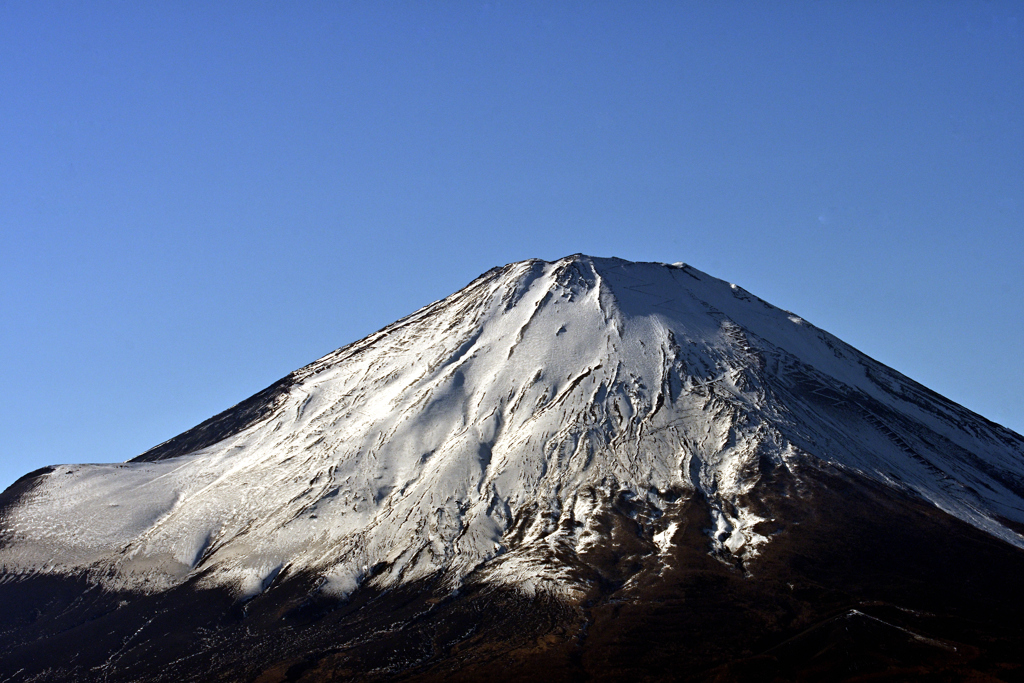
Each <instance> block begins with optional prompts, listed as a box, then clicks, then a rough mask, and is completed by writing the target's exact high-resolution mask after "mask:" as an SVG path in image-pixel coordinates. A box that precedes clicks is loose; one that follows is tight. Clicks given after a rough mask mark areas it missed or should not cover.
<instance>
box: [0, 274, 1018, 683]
mask: <svg viewBox="0 0 1024 683" xmlns="http://www.w3.org/2000/svg"><path fill="white" fill-rule="evenodd" d="M0 565H2V574H0V604H3V605H5V606H6V608H5V610H4V616H0V643H2V645H0V659H2V660H3V662H4V663H3V664H2V665H0V680H8V679H11V680H62V681H63V680H99V679H102V680H152V681H164V680H167V681H171V680H173V681H183V680H196V681H199V680H254V681H255V680H259V681H284V680H289V681H300V680H301V681H314V680H349V679H358V680H438V679H441V678H444V679H452V678H454V679H456V680H477V679H479V678H480V677H483V676H487V677H490V678H497V679H501V680H506V679H507V680H513V679H516V680H522V679H529V678H534V679H545V680H585V679H592V678H593V679H602V680H620V679H622V680H625V679H627V678H628V679H630V680H633V679H634V678H646V679H649V680H708V681H711V680H715V681H718V680H763V679H772V678H773V677H774V678H776V679H778V680H813V679H816V677H818V678H820V679H821V680H837V679H842V678H844V677H845V678H851V679H852V678H856V677H857V676H868V675H879V676H883V675H884V676H890V677H892V680H906V679H907V678H913V677H915V676H918V677H927V676H940V677H946V678H961V677H965V676H974V677H978V679H979V680H986V678H985V677H988V679H991V680H1000V679H1009V678H1012V677H1014V676H1017V677H1018V678H1020V677H1022V676H1024V655H1022V654H1021V653H1024V622H1021V620H1020V619H1019V614H1020V613H1021V610H1022V608H1024V590H1022V588H1021V581H1020V578H1019V577H1021V576H1024V438H1022V437H1021V436H1019V435H1017V434H1015V433H1013V432H1011V431H1009V430H1007V429H1004V428H1002V427H1000V426H998V425H996V424H993V423H991V422H989V421H987V420H985V419H984V418H982V417H980V416H978V415H975V414H973V413H971V412H970V411H968V410H966V409H964V408H962V407H960V406H958V405H956V404H954V403H952V402H950V401H948V400H947V399H945V398H943V397H941V396H939V395H937V394H935V393H933V392H931V391H929V390H928V389H926V388H924V387H922V386H921V385H919V384H917V383H916V382H913V381H912V380H910V379H908V378H906V377H904V376H903V375H901V374H899V373H898V372H896V371H895V370H892V369H890V368H887V367H885V366H884V365H882V364H880V363H878V362H877V361H874V360H872V359H871V358H869V357H867V356H865V355H864V354H862V353H860V352H858V351H857V350H855V349H853V348H852V347H850V346H849V345H847V344H845V343H843V342H842V341H840V340H839V339H837V338H835V337H834V336H832V335H830V334H828V333H827V332H824V331H822V330H820V329H818V328H816V327H814V326H813V325H811V324H810V323H808V322H807V321H805V320H803V319H801V318H799V317H798V316H796V315H794V314H792V313H789V312H787V311H783V310H780V309H778V308H776V307H774V306H771V305H770V304H768V303H766V302H764V301H762V300H761V299H758V298H757V297H755V296H753V295H751V294H749V293H748V292H746V291H745V290H743V289H742V288H740V287H737V286H736V285H730V284H728V283H725V282H723V281H721V280H717V279H715V278H713V277H710V276H708V275H706V274H704V273H702V272H700V271H698V270H696V269H694V268H692V267H689V266H686V265H684V264H675V265H666V264H655V263H631V262H627V261H623V260H620V259H604V258H593V257H588V256H582V255H576V256H571V257H567V258H564V259H561V260H559V261H556V262H553V263H549V262H544V261H539V260H531V261H525V262H521V263H514V264H510V265H508V266H504V267H501V268H495V269H493V270H491V271H489V272H487V273H485V274H483V275H482V276H480V277H479V278H477V279H476V280H474V281H473V282H472V283H470V284H469V285H468V286H467V287H466V288H464V289H463V290H461V291H459V292H457V293H455V294H452V295H451V296H449V297H447V298H446V299H443V300H441V301H438V302H435V303H433V304H431V305H429V306H426V307H425V308H423V309H421V310H419V311H417V312H416V313H413V314H412V315H410V316H408V317H406V318H403V319H402V320H399V321H397V322H396V323H394V324H392V325H389V326H388V327H386V328H384V329H383V330H381V331H379V332H377V333H375V334H373V335H370V336H369V337H367V338H366V339H363V340H361V341H358V342H355V343H354V344H350V345H348V346H346V347H343V348H341V349H339V350H337V351H335V352H333V353H331V354H328V355H327V356H325V357H324V358H321V359H320V360H318V361H316V362H314V363H312V364H310V365H308V366H306V367H304V368H302V369H300V370H297V371H296V372H293V373H292V374H290V375H288V376H287V377H285V378H283V379H282V380H280V381H278V382H276V383H275V384H273V385H272V386H270V387H268V388H267V389H265V390H264V391H262V392H260V393H258V394H256V395H255V396H253V397H251V398H249V399H247V400H245V401H243V402H242V403H239V404H238V405H236V406H234V407H233V408H230V409H229V410H227V411H225V412H223V413H221V414H219V415H217V416H215V417H213V418H211V419H210V420H207V421H206V422H204V423H202V424H200V425H198V426H197V427H195V428H193V429H191V430H189V431H187V432H185V433H183V434H181V435H179V436H177V437H175V438H173V439H171V440H170V441H167V442H166V443H163V444H160V445H159V446H157V447H155V448H153V449H151V450H149V451H147V452H146V453H143V454H142V455H140V456H139V457H137V458H135V459H134V460H132V461H129V462H127V463H122V464H111V465H61V466H55V467H48V468H44V469H43V470H39V471H37V472H34V473H31V474H29V475H26V476H25V477H23V478H22V479H20V480H19V481H18V482H16V483H15V484H14V485H13V486H11V488H9V489H8V490H7V491H5V492H4V493H3V494H2V495H0ZM5 677H6V678H5Z"/></svg>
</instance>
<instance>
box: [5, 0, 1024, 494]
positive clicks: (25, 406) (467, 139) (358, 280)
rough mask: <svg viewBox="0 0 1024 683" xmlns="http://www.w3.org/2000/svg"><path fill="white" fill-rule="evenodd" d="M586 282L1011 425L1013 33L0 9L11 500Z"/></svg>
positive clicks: (849, 15)
mask: <svg viewBox="0 0 1024 683" xmlns="http://www.w3.org/2000/svg"><path fill="white" fill-rule="evenodd" d="M574 252H584V253H589V254H594V255H599V256H621V257H623V258H628V259H633V260H651V261H666V262H673V261H686V262H688V263H690V264H692V265H694V266H696V267H698V268H700V269H702V270H705V271H707V272H709V273H711V274H712V275H715V276H717V277H720V278H723V279H727V280H729V281H731V282H736V283H738V284H740V285H742V286H743V287H745V288H747V289H748V290H750V291H752V292H754V293H755V294H757V295H759V296H761V297H762V298H765V299H767V300H769V301H771V302H772V303H774V304H776V305H779V306H781V307H783V308H787V309H789V310H792V311H794V312H796V313H798V314H799V315H801V316H803V317H805V318H806V319H808V320H810V321H811V322H813V323H815V324H817V325H819V326H820V327H824V328H825V329H827V330H829V331H831V332H833V333H834V334H836V335H838V336H839V337H841V338H843V339H845V340H846V341H848V342H850V343H852V344H853V345H854V346H856V347H858V348H860V349H861V350H863V351H864V352H866V353H868V354H870V355H872V356H874V357H875V358H877V359H879V360H881V361H882V362H884V363H886V364H889V365H891V366H893V367H895V368H896V369H898V370H900V371H902V372H904V373H905V374H907V375H909V376H910V377H912V378H914V379H916V380H918V381H920V382H922V383H924V384H926V385H928V386H930V387H931V388H933V389H935V390H936V391H938V392H940V393H942V394H944V395H946V396H948V397H950V398H951V399H953V400H955V401H957V402H960V403H962V404H964V405H966V406H967V407H968V408H971V409H972V410H975V411H977V412H979V413H981V414H983V415H985V416H986V417H988V418H990V419H992V420H994V421H996V422H999V423H1001V424H1004V425H1006V426H1008V427H1010V428H1013V429H1015V430H1016V431H1018V432H1020V431H1024V400H1022V397H1021V392H1022V388H1024V359H1022V353H1021V352H1022V349H1024V345H1022V342H1021V340H1022V338H1024V287H1022V284H1021V271H1022V266H1024V5H1021V4H1020V3H1019V2H940V1H934V2H932V1H929V2H881V1H879V2H870V1H865V2H806V3H801V2H784V3H765V2H743V3H730V2H715V3H709V2H703V1H700V2H692V3H687V2H663V3H660V2H659V3H655V2H650V3H643V2H640V3H634V2H628V3H627V2H586V3H574V2H556V3H551V2H537V3H528V2H518V1H516V2H490V3H484V2H444V3H425V2H411V1H410V2H388V3H378V2H350V3H329V2H323V3H319V2H317V3H314V2H295V3H250V2H239V3H227V2H218V3H202V2H180V1H179V2H170V1H167V2H143V3H130V2H117V3H104V2H86V3H39V2H19V1H15V2H3V3H0V256H2V261H0V263H2V266H0V314H2V317H0V382H2V384H0V389H2V391H0V488H2V487H4V486H6V485H8V484H9V483H10V482H11V481H13V480H14V479H15V478H17V477H18V476H20V475H21V474H23V473H25V472H28V471H29V470H32V469H35V468H38V467H41V466H43V465H47V464H53V463H62V462H110V461H118V460H125V459H128V458H130V457H133V456H135V455H137V454H139V453H141V452H142V451H144V450H146V449H147V448H149V447H151V446H153V445H155V444H157V443H159V442H161V441H163V440H165V439H167V438H170V437H172V436H174V435H175V434H177V433H179V432H181V431H184V430H185V429H187V428H189V427H191V426H193V425H195V424H197V423H198V422H200V421H202V420H204V419H206V418H207V417H210V416H211V415H213V414H214V413H216V412H219V411H220V410H223V409H224V408H227V407H228V406H230V405H232V404H234V403H236V402H237V401H239V400H241V399H244V398H246V397H247V396H249V395H251V394H253V393H254V392H256V391H258V390H259V389H262V388H263V387H265V386H267V385H268V384H270V383H271V382H273V381H274V380H276V379H278V378H279V377H281V376H283V375H285V374H287V373H288V372H290V371H291V370H293V369H295V368H298V367H300V366H302V365H304V364H306V363H308V362H310V361H312V360H314V359H316V358H317V357H319V356H321V355H323V354H325V353H327V352H329V351H331V350H332V349H334V348H336V347H339V346H341V345H343V344H346V343H349V342H351V341H354V340H356V339H358V338H360V337H362V336H364V335H366V334H368V333H370V332H372V331H374V330H376V329H378V328H380V327H382V326H384V325H385V324H387V323H389V322H391V321H393V320H395V319H396V318H398V317H400V316H403V315H405V314H407V313H409V312H411V311H413V310H415V309H416V308H418V307H420V306H422V305H424V304H427V303H429V302H431V301H433V300H435V299H438V298H441V297H443V296H445V295H447V294H449V293H450V292H452V291H454V290H456V289H458V288H460V287H462V286H463V285H465V284H466V283H467V282H469V281H470V280H471V279H472V278H473V277H475V276H476V275H478V274H479V273H481V272H483V271H485V270H487V269H488V268H490V267H492V266H495V265H499V264H503V263H507V262H510V261H516V260H520V259H524V258H529V257H541V258H545V259H555V258H559V257H561V256H564V255H567V254H570V253H574Z"/></svg>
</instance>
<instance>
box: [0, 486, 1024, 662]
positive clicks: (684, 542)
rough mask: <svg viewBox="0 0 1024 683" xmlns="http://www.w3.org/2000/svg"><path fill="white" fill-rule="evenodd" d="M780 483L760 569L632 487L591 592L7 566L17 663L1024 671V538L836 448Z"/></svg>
mask: <svg viewBox="0 0 1024 683" xmlns="http://www.w3.org/2000/svg"><path fill="white" fill-rule="evenodd" d="M808 484H810V486H809V485H808ZM762 495H764V496H765V502H764V505H765V506H767V507H770V508H771V509H772V512H774V513H775V514H777V515H779V516H780V517H781V516H783V515H784V516H785V518H786V519H787V522H786V523H785V524H779V528H778V529H776V530H775V533H777V538H776V542H774V543H772V544H771V545H770V546H769V547H768V548H767V549H766V551H765V552H764V554H763V555H762V556H761V557H759V558H758V559H757V561H756V562H753V563H751V566H748V567H746V568H743V567H740V566H736V565H731V566H730V565H729V564H728V563H726V562H723V561H721V560H720V559H716V558H714V557H713V556H711V555H710V554H709V553H708V552H707V550H708V538H707V534H706V531H707V528H708V525H709V523H710V515H709V511H708V508H707V506H706V505H705V504H704V502H703V501H702V500H700V499H699V498H698V497H690V498H685V497H684V498H681V499H680V500H678V501H677V503H676V505H675V507H674V508H673V509H672V510H671V511H670V512H669V513H668V514H669V515H671V516H672V518H673V520H675V521H677V522H678V523H679V527H678V530H677V531H676V539H675V540H676V544H675V545H674V546H673V548H672V551H671V553H670V554H669V555H667V556H666V555H661V554H659V553H658V552H657V548H656V547H655V544H654V543H653V542H652V540H651V539H650V538H645V536H644V534H643V530H642V526H641V525H639V524H638V523H637V521H636V520H637V519H638V518H642V517H643V515H644V514H645V513H647V512H649V510H645V509H644V506H640V505H637V504H636V503H635V502H634V501H630V500H627V499H620V500H618V501H616V503H615V505H613V506H612V508H611V510H610V512H609V513H608V515H607V517H606V519H605V520H604V521H605V523H606V524H607V526H608V529H609V538H610V539H612V542H611V543H609V544H608V545H607V546H605V547H602V548H600V549H598V550H595V551H594V552H592V553H590V554H588V555H587V556H584V557H580V556H567V557H563V558H560V559H561V560H562V561H565V562H567V563H568V564H569V565H571V567H572V571H573V572H574V573H575V574H576V575H578V576H579V577H581V578H586V579H587V580H588V581H589V582H590V583H591V586H592V588H591V590H590V592H589V594H588V595H587V596H586V598H585V599H584V600H582V601H580V602H579V603H576V604H570V603H567V602H565V601H561V600H558V599H554V598H552V597H549V596H545V595H543V594H540V595H536V596H533V597H527V596H524V595H523V594H521V593H519V592H517V591H515V590H510V589H506V588H502V587H496V586H493V585H488V584H486V583H485V584H479V583H475V582H473V581H470V582H469V583H468V585H467V587H466V588H465V589H464V590H463V591H461V592H460V593H458V594H457V595H452V594H450V591H447V590H445V589H444V588H443V587H441V586H438V585H436V584H434V583H432V582H431V581H423V582H420V583H417V584H413V585H407V586H403V587H401V588H399V589H395V590H389V591H384V592H380V591H372V590H366V591H363V592H361V593H357V594H356V595H354V596H352V598H351V599H350V600H340V601H339V600H332V599H329V598H324V597H323V596H320V597H316V594H315V593H313V595H311V588H312V586H311V585H310V582H309V580H308V579H307V578H306V577H303V576H286V577H282V579H281V580H280V581H279V582H278V583H276V584H275V585H274V586H273V587H272V588H271V589H270V590H268V591H266V592H264V593H263V594H261V595H260V596H258V597H256V598H254V599H253V600H251V601H249V602H244V603H240V602H238V601H237V600H235V599H233V598H232V597H231V595H230V594H228V593H227V592H225V591H222V590H197V589H196V588H195V587H194V586H193V585H184V586H180V587H178V588H175V589H173V590H171V591H168V592H165V593H159V594H155V595H135V594H118V593H113V592H108V591H104V590H102V589H100V588H98V587H96V586H89V585H88V584H86V583H84V582H82V581H74V580H71V579H66V578H56V577H38V578H36V579H35V580H31V581H19V582H13V581H9V582H7V583H4V584H3V585H0V601H2V604H3V605H4V606H5V610H4V611H3V616H2V617H0V623H2V631H0V636H2V642H3V643H4V645H3V650H2V651H0V660H2V661H3V664H2V666H0V672H2V674H3V676H5V677H10V676H12V675H13V676H14V680H35V677H36V675H40V676H41V679H40V680H82V681H89V680H112V681H132V680H150V681H207V680H231V681H236V680H237V681H243V680H245V681H257V680H258V681H266V682H269V681H328V680H374V681H376V680H380V681H384V680H388V681H391V680H401V681H476V680H483V679H493V680H510V681H511V680H693V681H734V680H738V681H747V680H750V681H761V680H822V681H826V680H866V679H867V678H871V680H892V681H900V680H1022V679H1024V622H1022V620H1021V618H1020V614H1022V613H1024V593H1022V588H1021V581H1020V577H1021V576H1024V552H1022V551H1020V550H1018V549H1016V548H1013V547H1011V546H1008V545H1007V544H1005V543H1003V542H1002V541H999V540H995V539H992V538H991V537H989V536H987V535H986V534H984V533H982V532H980V531H978V530H977V529H974V528H973V527H971V526H969V525H967V524H964V523H963V522H960V521H959V520H956V519H954V518H951V517H949V516H947V515H945V514H943V513H940V512H937V511H936V510H935V509H934V508H932V507H930V506H927V505H924V504H922V503H920V502H918V501H915V500H913V499H910V498H907V497H904V496H900V495H894V494H893V492H892V491H891V490H889V489H886V488H884V487H880V486H878V485H877V484H874V483H872V482H870V481H868V480H865V479H863V478H860V477H858V476H856V475H851V474H848V473H840V472H836V471H832V470H828V469H827V468H826V469H823V470H816V471H805V472H802V473H801V481H800V482H799V483H797V482H795V481H794V480H793V479H792V478H791V477H790V476H789V475H788V474H784V473H780V472H774V473H772V475H771V477H770V484H769V485H768V486H766V490H765V491H763V492H762ZM894 518H898V519H899V520H901V523H900V524H898V525H895V524H892V523H891V520H892V519H894ZM182 605H187V606H188V608H187V609H184V610H183V609H182ZM54 653H59V654H58V656H56V657H55V656H54ZM60 653H67V654H68V655H70V653H74V655H73V656H66V655H63V654H60ZM55 665H56V666H55ZM0 680H4V678H0Z"/></svg>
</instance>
